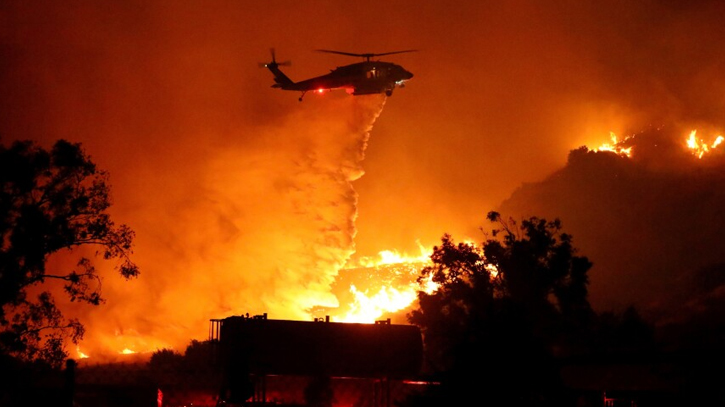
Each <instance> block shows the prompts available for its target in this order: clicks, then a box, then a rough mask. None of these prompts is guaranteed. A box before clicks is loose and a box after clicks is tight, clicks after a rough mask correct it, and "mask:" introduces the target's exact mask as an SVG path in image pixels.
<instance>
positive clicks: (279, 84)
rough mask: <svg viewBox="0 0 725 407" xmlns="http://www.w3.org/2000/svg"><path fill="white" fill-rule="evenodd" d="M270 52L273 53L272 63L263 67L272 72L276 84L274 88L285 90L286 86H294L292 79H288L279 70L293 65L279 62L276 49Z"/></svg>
mask: <svg viewBox="0 0 725 407" xmlns="http://www.w3.org/2000/svg"><path fill="white" fill-rule="evenodd" d="M270 52H271V53H272V62H269V63H266V64H262V66H263V67H265V68H267V69H269V71H270V72H272V74H273V75H274V82H275V84H274V85H272V87H273V88H284V87H285V86H289V85H294V82H293V81H292V79H290V78H289V77H287V75H285V74H284V72H282V71H280V70H279V67H280V66H289V65H291V63H290V62H289V61H285V62H277V60H276V59H275V55H274V48H272V49H270Z"/></svg>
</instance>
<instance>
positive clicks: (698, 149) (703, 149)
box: [687, 130, 724, 158]
mask: <svg viewBox="0 0 725 407" xmlns="http://www.w3.org/2000/svg"><path fill="white" fill-rule="evenodd" d="M723 140H724V138H723V136H720V135H718V136H717V137H716V138H715V141H713V142H712V144H710V145H708V144H707V143H705V141H704V140H702V139H698V138H697V130H692V131H691V132H690V136H689V137H688V138H687V148H689V149H690V151H691V152H692V154H694V155H696V156H697V158H702V157H703V156H704V155H705V154H707V153H709V152H711V151H712V150H714V149H715V148H717V146H719V145H720V144H722V142H723Z"/></svg>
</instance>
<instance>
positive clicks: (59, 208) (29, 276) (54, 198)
mask: <svg viewBox="0 0 725 407" xmlns="http://www.w3.org/2000/svg"><path fill="white" fill-rule="evenodd" d="M109 192H110V187H109V184H108V174H107V173H106V172H104V171H100V170H98V169H97V168H96V165H95V164H94V163H93V162H92V161H91V159H90V157H89V156H88V155H86V154H85V152H84V151H83V149H82V148H81V145H80V144H77V143H76V144H74V143H70V142H68V141H65V140H59V141H57V142H56V143H55V144H54V145H53V147H52V148H51V149H50V151H48V150H45V149H43V148H41V147H40V146H38V145H37V144H35V143H34V142H31V141H16V142H14V143H13V144H12V145H11V146H10V147H5V146H3V145H0V236H1V237H2V246H1V247H0V306H1V307H0V354H4V355H9V356H13V357H16V358H19V359H20V360H24V361H42V362H47V363H49V364H51V365H53V366H60V365H61V364H62V362H63V360H64V359H65V358H66V357H67V356H68V355H67V353H66V351H65V348H64V345H65V343H66V342H67V340H71V341H73V342H75V343H77V342H78V341H79V340H80V339H82V337H83V334H84V327H83V325H82V324H81V322H80V321H79V320H77V319H73V318H66V317H64V316H63V315H62V313H61V312H60V310H59V309H58V308H57V307H56V305H55V299H54V296H53V294H52V293H51V291H50V290H49V289H48V285H49V284H47V283H48V282H50V281H60V282H62V284H63V289H64V291H65V294H66V295H67V296H68V298H69V299H70V300H71V301H78V302H82V303H88V304H92V305H98V304H101V303H102V302H103V301H104V299H103V297H102V295H101V279H100V277H99V275H98V273H97V271H96V269H95V267H94V264H93V262H92V261H91V259H89V258H88V257H80V258H79V259H78V261H77V263H76V266H75V267H73V269H72V270H61V271H49V270H48V269H47V268H46V265H47V263H48V260H49V257H50V256H51V255H53V254H55V253H58V252H59V251H61V250H64V249H65V250H73V249H77V248H79V247H94V248H96V249H97V251H96V254H100V255H101V256H102V257H103V259H105V260H111V259H117V260H119V264H118V265H117V270H118V272H119V273H120V274H121V275H122V276H123V277H125V278H126V279H129V278H131V277H135V276H137V275H138V274H139V270H138V267H137V266H136V264H134V263H133V262H132V261H131V259H130V257H129V255H130V254H131V253H132V243H133V238H134V232H133V231H132V230H131V229H130V228H129V227H128V226H126V225H119V226H116V225H115V224H114V222H113V221H112V220H111V217H110V215H109V214H108V213H107V210H108V208H109V207H110V205H111V201H110V197H109Z"/></svg>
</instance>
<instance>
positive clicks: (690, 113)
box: [0, 0, 725, 337]
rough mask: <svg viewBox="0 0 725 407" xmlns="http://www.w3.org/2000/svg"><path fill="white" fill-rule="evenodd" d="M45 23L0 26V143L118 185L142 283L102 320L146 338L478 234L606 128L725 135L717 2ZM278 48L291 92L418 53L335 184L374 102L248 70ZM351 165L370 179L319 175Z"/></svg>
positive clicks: (3, 8) (13, 4)
mask: <svg viewBox="0 0 725 407" xmlns="http://www.w3.org/2000/svg"><path fill="white" fill-rule="evenodd" d="M45 3H46V4H43V5H38V3H32V4H31V3H29V2H24V1H15V0H6V1H4V2H3V3H2V5H0V47H1V48H0V49H1V52H2V61H1V62H0V95H2V96H0V137H2V139H1V140H2V141H3V142H8V141H9V140H12V139H28V138H29V139H35V140H41V141H43V142H44V143H45V144H46V145H49V144H50V143H51V141H52V140H55V139H57V138H66V139H69V140H72V141H79V142H82V143H83V145H84V146H85V147H86V149H87V152H88V153H89V154H90V155H91V156H92V158H93V159H94V160H95V161H96V162H97V164H98V165H99V166H100V167H101V168H104V169H107V170H108V171H109V172H110V174H111V181H112V185H113V195H114V207H113V214H114V216H115V217H116V221H117V222H119V223H128V224H129V225H130V226H131V227H132V228H133V229H135V230H136V232H137V246H136V251H135V252H136V256H135V258H136V260H137V261H138V263H139V265H140V266H141V268H142V276H141V278H140V279H139V280H138V281H134V282H130V283H121V282H120V279H116V278H115V277H114V276H112V275H110V274H109V276H108V277H107V281H106V283H105V285H104V293H105V294H106V295H107V297H108V298H109V303H108V304H107V305H105V306H104V310H103V313H102V314H101V317H96V318H97V319H102V320H103V323H107V324H109V325H112V326H117V327H121V326H123V325H124V323H123V321H122V320H123V318H124V316H125V315H128V314H129V313H133V314H134V315H142V316H143V318H145V321H144V323H139V324H138V326H135V327H133V329H137V330H140V331H144V330H146V331H147V333H148V332H149V331H156V330H158V331H159V332H160V331H164V333H165V335H167V336H169V334H168V332H169V331H173V332H177V333H179V335H181V336H183V337H188V336H189V332H197V331H199V332H200V333H201V336H203V335H204V333H205V327H204V326H201V327H199V326H198V325H199V324H200V323H201V324H203V321H204V318H206V319H208V318H215V317H223V316H226V315H227V314H230V313H238V312H244V311H245V310H241V309H235V307H239V306H240V304H241V305H243V306H245V307H249V308H251V309H249V310H248V311H250V312H267V311H270V308H271V307H272V308H275V310H277V309H279V310H280V311H279V312H283V311H281V310H282V309H285V306H287V305H289V301H290V297H289V296H290V295H296V294H287V293H286V290H288V289H291V288H293V286H294V285H295V283H299V284H300V286H302V287H304V289H305V290H309V292H313V291H315V292H318V291H319V292H320V293H322V292H324V286H325V285H326V284H328V283H329V279H330V278H332V277H334V276H332V275H331V274H329V271H326V272H324V273H321V274H320V273H317V274H315V273H314V271H315V270H316V267H327V266H330V265H336V264H338V263H339V262H340V261H343V260H344V259H346V258H347V257H349V256H352V255H353V252H354V255H355V256H371V255H374V254H376V253H377V252H378V251H381V250H385V249H391V248H395V249H398V250H401V251H407V252H412V253H416V252H417V244H418V243H417V242H421V243H422V244H424V245H427V246H429V245H433V244H435V243H437V242H438V240H439V238H440V236H441V235H442V234H443V233H444V232H450V233H452V234H453V235H454V236H460V237H461V238H463V237H469V236H472V237H480V234H479V232H478V227H479V226H482V224H483V223H484V220H483V219H484V215H485V213H486V212H487V211H489V210H492V209H494V208H495V207H496V206H497V205H499V203H500V202H501V201H502V200H504V199H506V198H507V197H508V196H509V195H510V194H511V193H512V192H513V191H514V190H515V189H516V188H517V187H518V186H519V185H521V184H522V183H526V182H533V181H536V180H539V179H542V178H543V177H544V176H546V175H547V174H549V173H551V172H552V171H554V170H555V169H557V168H558V167H560V166H562V165H563V164H564V163H565V162H566V158H567V153H568V151H569V150H571V149H573V148H576V147H578V146H580V145H583V144H590V145H599V144H601V143H604V142H607V141H609V134H610V131H613V132H615V133H617V134H622V135H625V134H628V133H629V132H632V131H637V130H638V129H639V128H641V127H643V126H648V125H652V124H655V125H657V124H660V123H662V124H668V125H670V124H674V125H678V126H679V125H682V126H687V128H688V129H691V128H698V125H703V124H704V125H707V126H711V127H713V126H714V127H717V126H723V123H722V112H723V111H725V109H724V108H725V106H724V105H725V100H724V99H723V97H722V95H723V94H725V92H724V91H725V76H723V75H722V72H724V71H725V70H724V69H723V68H725V66H724V65H725V53H723V52H722V51H721V48H722V44H723V43H725V42H724V41H723V40H725V28H724V26H723V24H722V21H721V17H722V16H723V15H725V6H724V5H723V3H722V2H719V1H697V2H687V4H684V2H676V1H659V2H657V1H649V2H637V4H631V2H620V3H616V4H610V3H596V4H585V3H582V2H578V1H568V2H558V3H557V5H556V6H550V5H547V6H544V5H543V4H542V3H541V2H537V1H523V0H522V1H513V2H479V1H467V2H456V3H451V2H446V1H432V2H419V1H407V0H406V1H396V2H387V1H378V0H375V1H364V2H363V1H360V2H358V1H346V2H340V1H316V2H299V1H273V2H267V1H265V2H247V1H237V0H234V1H203V2H200V1H173V2H172V1H154V2H148V1H140V0H139V1H128V2H123V3H114V4H109V3H108V2H102V1H91V0H88V1H70V2H63V3H62V4H61V3H56V2H45ZM270 47H275V48H276V51H277V56H278V58H279V59H280V60H288V59H289V60H292V66H291V67H286V68H285V72H287V74H288V75H289V76H290V77H291V78H292V79H293V80H300V79H305V78H308V77H311V76H316V75H319V74H322V73H326V72H328V70H329V69H331V68H334V67H335V66H339V65H344V64H347V63H352V62H356V60H354V59H348V58H347V57H344V56H339V55H328V54H319V53H315V52H312V50H314V49H319V48H325V49H334V50H342V51H348V52H387V51H394V50H399V49H411V48H416V49H419V50H420V51H419V52H416V53H409V54H401V55H395V56H391V57H390V58H386V59H385V60H390V61H392V62H396V63H399V64H401V65H402V66H404V67H405V68H406V69H408V70H410V71H411V72H412V73H413V74H414V75H415V76H414V78H413V79H412V80H411V81H410V82H409V84H408V86H407V87H406V88H404V89H397V90H396V91H395V94H394V95H393V96H392V97H390V98H388V99H387V101H386V102H385V106H384V109H383V110H382V113H381V114H380V116H379V117H378V118H377V121H375V124H374V126H373V128H372V130H371V131H370V133H369V140H368V143H367V146H366V148H365V149H364V156H360V157H358V159H359V161H358V162H354V161H355V160H354V159H353V161H351V162H350V163H349V165H348V166H347V167H346V166H345V165H344V164H341V163H342V162H344V161H345V160H348V161H349V160H351V157H355V154H357V153H360V152H361V151H362V150H361V149H360V148H359V147H360V146H356V144H355V143H356V142H359V141H360V140H361V138H360V137H364V135H365V133H366V131H367V130H368V128H367V127H366V126H367V124H366V123H367V122H372V119H373V118H374V116H375V115H376V114H377V112H376V111H375V110H376V109H377V107H378V106H379V104H380V103H381V99H382V98H377V97H365V98H361V99H360V100H357V101H353V100H351V98H352V97H351V96H348V95H346V94H344V93H340V94H327V95H324V96H317V95H307V96H306V97H305V101H304V102H302V103H299V102H298V101H297V97H298V96H299V95H298V94H297V93H295V92H283V91H279V90H275V89H271V88H270V85H271V84H272V83H273V82H272V77H271V74H270V73H269V72H268V71H266V70H263V69H259V67H258V63H259V62H265V61H267V60H268V59H269V48H270ZM368 124H369V123H368ZM351 135H352V136H351ZM346 136H347V137H352V138H348V139H345V137H346ZM354 137H358V138H357V139H356V138H354ZM356 148H357V150H356ZM343 168H347V169H351V168H352V169H353V170H355V171H364V175H362V176H361V177H360V178H359V179H355V178H356V177H353V178H352V181H350V182H351V184H347V183H346V182H345V181H341V179H344V176H342V178H338V179H337V180H336V178H335V177H331V176H330V174H338V175H339V172H340V171H343ZM358 175H360V174H358ZM350 185H351V186H352V187H353V188H354V189H350ZM295 191H298V192H299V191H302V192H300V194H299V195H295ZM305 194H306V195H305ZM313 208H317V209H313ZM330 213H334V214H335V215H329V216H330V217H329V218H328V217H327V216H328V214H330ZM300 214H302V215H300ZM300 216H301V217H300ZM323 224H325V225H327V226H329V228H328V229H325V227H324V226H323ZM565 224H566V223H565ZM341 225H342V226H341ZM334 228H339V229H338V230H333V229H334ZM320 230H324V231H325V232H324V233H322V234H321V233H320ZM348 235H349V238H350V239H351V240H350V241H348V242H342V243H340V242H333V241H332V240H330V239H333V240H334V239H336V238H343V237H344V236H348ZM331 236H332V237H331ZM325 237H327V238H325ZM293 242H294V243H293ZM279 245H285V248H284V250H283V251H284V255H282V256H279V257H277V258H276V260H274V261H273V259H275V255H274V254H275V252H274V251H275V250H276V249H277V248H278V246H279ZM290 245H293V246H294V245H298V246H297V247H291V246H290ZM325 249H328V250H329V252H326V250H325ZM310 252H314V255H310V254H309V253H310ZM294 253H299V254H300V257H299V258H297V259H296V260H295V261H296V264H294V265H292V266H285V261H286V260H289V259H290V258H292V257H294ZM275 262H279V264H276V263H275ZM270 263H275V264H274V265H270ZM285 267H292V268H294V269H295V270H299V269H304V268H307V270H308V271H309V272H310V275H306V276H305V277H300V279H301V280H300V281H295V278H293V276H294V275H295V271H294V270H293V271H289V270H286V271H285ZM230 269H233V270H235V276H236V278H235V279H230V278H228V276H227V275H226V274H224V273H228V270H230ZM269 270H276V271H274V273H278V275H269V273H271V272H270V271H269ZM326 273H328V274H326ZM222 274H224V275H225V277H223V278H222V277H220V276H221V275H222ZM311 276H314V277H311ZM315 279H318V281H314V280H315ZM311 280H312V282H310V281H311ZM260 282H261V285H260V286H257V285H255V284H258V283H260ZM275 282H277V283H275ZM315 285H317V286H315ZM313 286H314V287H313ZM318 286H319V287H318ZM191 287H193V288H194V289H195V290H196V291H192V290H190V288H191ZM260 287H261V288H260ZM190 293H195V294H194V295H190ZM252 294H253V295H252ZM129 298H132V299H133V300H129ZM327 300H329V298H326V299H321V301H327ZM292 302H293V303H295V301H292ZM179 304H183V307H181V306H180V305H179ZM295 304H296V306H299V304H297V303H295ZM137 307H138V308H137ZM187 307H188V309H187ZM130 310H132V311H130ZM286 312H287V314H286V315H274V317H275V318H285V317H288V318H291V317H299V316H300V315H303V314H304V313H303V312H301V311H300V310H292V309H287V311H286ZM189 313H191V314H193V316H194V318H191V319H187V320H185V319H183V318H178V315H182V314H187V315H188V314H189ZM212 314H213V315H212ZM220 314H221V315H220ZM89 318H91V319H92V321H93V322H95V323H100V322H99V321H95V320H93V317H89ZM160 326H163V327H160ZM129 329H130V328H129ZM93 334H94V331H93V329H89V335H93Z"/></svg>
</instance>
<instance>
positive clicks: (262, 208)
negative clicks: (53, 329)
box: [79, 94, 400, 360]
mask: <svg viewBox="0 0 725 407" xmlns="http://www.w3.org/2000/svg"><path fill="white" fill-rule="evenodd" d="M327 96H330V98H327V99H324V100H323V99H319V100H316V103H314V104H312V103H309V104H305V105H300V107H299V109H298V110H297V111H296V112H295V113H294V114H291V115H290V116H289V117H286V118H285V119H283V120H282V121H281V122H280V123H278V124H277V125H275V126H271V127H269V128H263V129H258V130H257V131H259V132H262V133H263V137H261V138H260V139H259V140H261V142H260V143H259V144H258V145H256V146H251V147H250V146H249V145H245V147H246V148H245V149H241V148H233V146H232V148H229V147H227V148H223V149H214V150H210V151H205V152H203V154H205V155H206V158H205V160H204V164H203V166H201V167H199V168H195V173H189V175H190V176H188V177H186V178H183V179H181V180H174V181H173V182H176V183H180V184H182V185H185V187H182V188H180V189H181V190H187V191H189V194H188V195H187V196H185V197H184V196H173V195H171V196H166V197H165V198H166V200H163V201H159V202H147V203H145V205H144V207H143V212H139V213H138V214H136V215H137V216H138V218H137V219H139V221H137V223H136V225H135V228H136V232H137V236H138V238H137V239H139V242H138V250H137V252H136V253H135V258H136V259H137V261H138V263H139V265H140V266H141V267H142V269H143V270H144V273H143V276H142V277H141V278H139V279H138V280H137V281H133V282H131V283H129V284H125V285H124V284H113V285H110V286H108V288H107V289H105V290H104V295H106V297H107V298H108V303H107V304H106V305H103V306H102V308H101V309H100V310H99V309H94V310H91V312H90V313H89V314H88V315H87V316H85V317H84V318H83V320H84V322H85V323H86V326H87V333H86V336H85V340H84V341H83V343H82V344H81V347H80V349H79V352H82V353H84V354H86V355H88V356H89V359H91V360H93V359H94V358H96V360H97V358H98V357H99V355H101V354H113V355H116V354H117V352H121V351H122V353H124V354H131V353H137V354H138V353H144V352H146V353H147V352H151V351H154V350H156V349H159V348H173V349H177V350H183V349H184V348H185V346H186V345H188V343H189V341H190V340H192V339H198V340H204V339H206V337H205V336H206V333H207V327H208V321H209V319H212V318H223V317H226V316H229V315H239V314H244V313H250V314H261V313H268V314H270V315H273V316H274V318H280V319H298V320H311V319H312V318H313V317H312V314H311V311H310V310H311V309H312V308H314V307H320V306H324V307H337V306H339V303H338V299H337V298H336V297H335V295H334V294H332V292H331V288H330V287H331V284H332V283H333V282H334V280H335V278H336V276H337V274H338V271H339V270H341V269H342V268H343V267H344V266H345V264H346V263H347V261H348V259H349V258H350V256H351V255H352V254H353V253H354V251H355V247H354V241H353V238H354V236H355V233H356V227H355V219H356V217H357V193H356V192H355V190H354V189H353V186H352V182H353V181H355V180H356V179H358V178H360V177H361V176H362V175H363V173H364V171H363V168H362V161H363V159H364V157H365V149H366V147H367V143H368V137H369V133H370V130H371V128H372V125H373V124H374V123H375V120H376V119H377V117H378V116H379V114H380V113H381V112H382V109H383V106H384V104H385V98H384V97H383V96H377V95H375V96H370V97H352V96H349V95H345V94H341V95H339V97H335V95H327ZM200 153H202V152H201V151H200ZM161 187H163V186H161ZM178 189H179V188H178V186H177V188H174V190H178ZM144 213H148V214H149V215H151V214H154V215H153V216H144ZM144 219H146V220H147V221H144ZM148 240H156V242H155V243H156V245H152V244H148V243H147V241H148ZM159 245H161V246H162V247H164V250H153V251H146V250H144V249H145V248H147V247H154V246H156V247H157V248H158V246H159ZM106 278H107V279H108V278H113V276H111V275H110V274H109V276H107V277H106ZM387 293H388V294H389V295H390V298H389V299H388V300H389V301H400V300H399V298H398V297H399V296H398V294H396V293H395V291H393V289H392V288H388V289H387ZM379 298H380V300H381V301H382V299H381V297H379Z"/></svg>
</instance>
